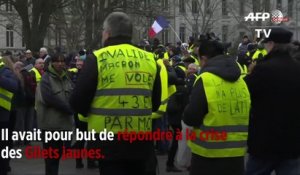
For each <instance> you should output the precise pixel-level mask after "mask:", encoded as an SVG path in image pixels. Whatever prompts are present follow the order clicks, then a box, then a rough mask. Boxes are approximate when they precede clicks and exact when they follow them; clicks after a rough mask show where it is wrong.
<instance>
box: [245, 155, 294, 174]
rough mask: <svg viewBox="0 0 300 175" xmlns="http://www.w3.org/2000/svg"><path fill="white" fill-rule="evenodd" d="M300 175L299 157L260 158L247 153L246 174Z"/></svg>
mask: <svg viewBox="0 0 300 175" xmlns="http://www.w3.org/2000/svg"><path fill="white" fill-rule="evenodd" d="M272 171H275V172H276V175H300V157H298V158H295V159H279V158H277V159H276V158H273V159H260V158H257V157H254V156H251V155H249V159H248V161H247V164H246V175H271V173H272Z"/></svg>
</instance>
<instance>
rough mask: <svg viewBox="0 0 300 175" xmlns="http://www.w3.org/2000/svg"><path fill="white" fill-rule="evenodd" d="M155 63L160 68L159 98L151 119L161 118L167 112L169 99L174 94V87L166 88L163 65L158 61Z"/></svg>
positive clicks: (166, 75) (166, 79)
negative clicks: (156, 108)
mask: <svg viewBox="0 0 300 175" xmlns="http://www.w3.org/2000/svg"><path fill="white" fill-rule="evenodd" d="M156 62H157V64H158V65H159V66H160V73H159V76H160V80H161V98H160V106H159V108H158V110H157V111H156V112H152V118H153V119H157V118H160V117H162V116H163V114H164V113H165V112H166V111H167V104H168V99H169V97H170V96H171V95H173V94H174V93H175V92H176V86H175V85H171V86H168V84H169V83H168V72H167V69H166V67H165V65H164V63H163V60H162V59H158V60H157V61H156Z"/></svg>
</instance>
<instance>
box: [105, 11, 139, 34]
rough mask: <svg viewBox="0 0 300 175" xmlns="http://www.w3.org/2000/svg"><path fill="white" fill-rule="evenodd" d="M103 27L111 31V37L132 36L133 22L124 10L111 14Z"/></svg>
mask: <svg viewBox="0 0 300 175" xmlns="http://www.w3.org/2000/svg"><path fill="white" fill-rule="evenodd" d="M103 28H104V30H105V31H108V32H110V37H117V36H125V37H130V38H131V37H132V30H133V27H132V22H131V19H130V17H129V16H128V15H127V14H126V13H124V12H113V13H111V14H109V15H108V16H107V17H106V19H105V21H104V24H103Z"/></svg>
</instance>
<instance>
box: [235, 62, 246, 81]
mask: <svg viewBox="0 0 300 175" xmlns="http://www.w3.org/2000/svg"><path fill="white" fill-rule="evenodd" d="M236 63H237V65H238V66H239V68H240V70H241V76H242V78H244V77H245V76H246V75H247V74H248V67H247V66H246V65H245V64H244V65H243V66H242V65H241V64H240V63H239V62H236Z"/></svg>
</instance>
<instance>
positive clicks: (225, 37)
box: [222, 25, 228, 42]
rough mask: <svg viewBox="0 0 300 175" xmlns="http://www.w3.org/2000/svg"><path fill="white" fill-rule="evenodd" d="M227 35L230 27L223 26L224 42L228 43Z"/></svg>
mask: <svg viewBox="0 0 300 175" xmlns="http://www.w3.org/2000/svg"><path fill="white" fill-rule="evenodd" d="M227 34H228V26H226V25H225V26H222V41H223V42H226V41H227Z"/></svg>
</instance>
